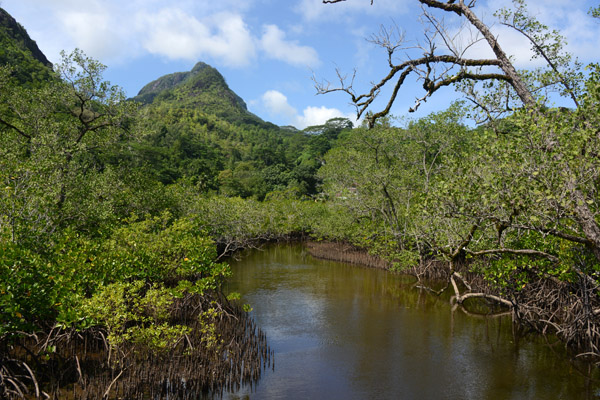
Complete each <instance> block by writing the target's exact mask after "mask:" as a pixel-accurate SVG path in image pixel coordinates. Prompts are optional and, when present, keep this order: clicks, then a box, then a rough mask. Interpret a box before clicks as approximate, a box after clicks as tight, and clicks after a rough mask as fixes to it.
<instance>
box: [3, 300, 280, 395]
mask: <svg viewBox="0 0 600 400" xmlns="http://www.w3.org/2000/svg"><path fill="white" fill-rule="evenodd" d="M209 308H213V309H216V310H217V313H215V314H211V315H213V316H214V318H213V319H212V320H211V321H210V322H211V323H213V324H214V326H215V330H214V332H216V336H215V339H216V340H214V341H213V342H212V343H211V344H210V345H207V342H206V338H205V335H206V333H203V327H205V325H203V322H202V321H201V320H200V318H199V317H200V315H201V314H202V313H203V312H205V311H206V310H208V309H209ZM171 323H173V324H181V325H187V326H189V327H190V328H191V330H190V332H189V333H188V334H186V335H185V336H184V337H183V338H182V339H181V340H180V341H179V342H178V343H177V344H176V346H175V348H174V349H172V350H170V351H167V352H155V351H152V350H149V349H147V348H145V347H142V346H141V345H136V344H131V343H129V344H124V345H122V346H121V347H120V348H119V349H117V350H118V351H115V352H113V353H112V354H111V355H110V356H109V351H108V349H110V348H111V346H110V343H108V341H107V339H106V334H105V332H103V331H102V330H100V329H97V328H96V329H90V330H88V331H86V332H84V333H82V334H80V333H78V332H74V331H65V330H61V329H52V330H50V331H49V332H48V333H47V334H46V335H42V334H41V333H38V335H37V337H34V336H31V335H29V336H27V337H22V336H13V337H3V338H0V398H2V399H26V398H27V399H29V398H35V399H41V398H56V399H58V398H69V399H73V400H79V399H106V400H113V399H132V400H135V399H147V398H152V399H157V400H158V399H167V398H177V399H184V400H185V399H197V398H202V395H203V393H204V394H205V393H213V394H216V395H219V394H221V393H222V392H223V391H224V390H236V389H239V388H240V387H241V386H242V385H252V384H254V383H256V382H257V381H258V379H259V378H260V376H261V373H262V371H263V369H264V368H267V367H270V366H271V365H272V364H273V352H272V351H271V350H270V349H269V347H268V345H267V343H266V336H265V334H264V333H263V332H262V331H261V330H260V329H258V328H257V327H256V325H255V324H254V321H253V320H252V319H250V318H249V317H248V314H247V313H245V312H244V311H242V310H241V307H239V306H237V305H234V304H230V303H228V302H227V300H226V299H225V298H224V297H223V296H221V295H212V296H209V295H204V296H198V295H188V296H186V297H184V298H182V299H179V300H178V301H177V302H175V303H174V305H173V307H172V310H171ZM107 348H108V349H107ZM47 350H51V351H47ZM109 357H112V359H109ZM27 363H29V364H31V363H33V364H34V365H36V368H30V367H29V365H28V364H27ZM34 372H35V374H34ZM47 393H50V395H48V394H47Z"/></svg>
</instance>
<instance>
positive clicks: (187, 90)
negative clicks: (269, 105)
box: [133, 62, 275, 128]
mask: <svg viewBox="0 0 600 400" xmlns="http://www.w3.org/2000/svg"><path fill="white" fill-rule="evenodd" d="M133 100H135V101H138V102H140V103H143V104H155V105H156V104H163V105H165V104H166V105H169V106H171V107H175V108H196V109H201V110H202V111H203V112H204V113H206V114H211V115H216V116H218V117H220V118H223V119H225V120H227V121H228V122H231V123H234V124H252V125H257V126H263V127H269V128H274V127H275V126H274V125H273V124H270V123H267V122H265V121H263V120H261V119H260V118H259V117H257V116H256V115H254V114H252V113H251V112H249V111H248V108H247V106H246V103H245V102H244V100H242V98H241V97H240V96H238V95H237V94H236V93H235V92H234V91H233V90H231V89H230V88H229V86H228V85H227V83H226V82H225V78H223V76H222V75H221V74H220V73H219V71H217V70H216V69H215V68H213V67H211V66H210V65H208V64H206V63H203V62H198V63H197V64H196V65H195V66H194V68H192V70H191V71H188V72H176V73H173V74H169V75H165V76H163V77H160V78H158V79H157V80H155V81H152V82H150V83H149V84H147V85H146V86H144V87H143V88H142V90H140V92H139V93H138V95H137V96H136V97H134V98H133Z"/></svg>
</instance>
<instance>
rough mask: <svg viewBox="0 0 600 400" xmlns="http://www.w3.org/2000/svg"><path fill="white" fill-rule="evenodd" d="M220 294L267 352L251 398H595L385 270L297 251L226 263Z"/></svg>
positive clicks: (533, 355) (556, 364)
mask: <svg viewBox="0 0 600 400" xmlns="http://www.w3.org/2000/svg"><path fill="white" fill-rule="evenodd" d="M232 267H233V270H234V277H233V279H232V280H231V281H230V282H229V284H228V290H230V291H237V292H240V293H241V294H242V298H243V300H244V301H245V302H248V303H250V304H251V305H252V306H253V308H254V310H253V312H252V314H253V316H254V318H255V319H256V322H257V323H258V325H259V326H261V328H262V329H263V330H265V332H266V333H267V337H268V339H269V343H270V346H271V349H272V350H274V351H275V369H274V371H267V372H266V373H265V374H264V375H263V378H262V379H261V381H260V382H259V384H258V386H257V387H256V388H252V389H250V388H246V389H243V390H242V391H240V392H238V393H235V394H228V395H226V398H232V399H236V398H251V399H307V398H312V399H322V398H327V399H388V398H395V399H398V398H399V399H502V400H505V399H593V398H600V396H599V397H597V396H596V395H597V394H598V392H596V390H597V389H596V388H597V387H598V385H597V384H595V383H594V384H592V383H589V382H587V381H586V379H585V378H584V377H583V376H582V375H581V374H580V373H579V372H578V371H577V370H576V369H575V368H574V367H573V365H572V364H570V363H569V362H568V360H567V359H566V358H565V357H564V355H557V354H556V352H558V353H561V352H562V347H561V346H555V347H556V348H555V349H552V348H551V347H550V346H548V345H546V344H544V341H543V339H541V338H534V339H532V338H531V337H528V338H526V339H524V340H515V339H514V337H513V333H512V324H511V322H510V318H475V317H471V316H467V315H465V314H464V313H462V312H460V311H459V310H457V311H455V312H452V311H451V309H450V306H449V304H448V301H447V299H445V298H436V297H434V296H432V295H430V294H428V293H425V292H423V291H419V290H416V289H414V288H413V287H412V283H413V281H414V280H413V279H412V278H410V277H406V276H400V275H395V274H392V273H388V272H386V271H380V270H374V269H367V268H361V267H356V266H350V265H345V264H341V263H335V262H328V261H322V260H315V259H313V258H312V257H310V256H309V255H308V254H307V253H306V251H305V250H304V249H303V248H302V246H300V245H294V246H273V247H269V248H267V249H265V250H264V251H255V252H251V253H249V254H247V255H246V256H244V257H243V258H242V259H241V261H239V262H234V263H232Z"/></svg>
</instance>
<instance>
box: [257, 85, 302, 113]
mask: <svg viewBox="0 0 600 400" xmlns="http://www.w3.org/2000/svg"><path fill="white" fill-rule="evenodd" d="M261 100H262V103H263V105H264V107H265V108H266V109H267V112H268V113H269V114H270V115H282V116H285V117H286V118H288V119H293V118H294V117H295V115H296V112H297V111H296V109H295V108H294V107H292V106H291V105H290V104H289V103H288V99H287V97H285V95H284V94H283V93H281V92H278V91H277V90H269V91H267V92H265V94H263V95H262V97H261Z"/></svg>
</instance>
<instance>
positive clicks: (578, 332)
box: [306, 241, 600, 363]
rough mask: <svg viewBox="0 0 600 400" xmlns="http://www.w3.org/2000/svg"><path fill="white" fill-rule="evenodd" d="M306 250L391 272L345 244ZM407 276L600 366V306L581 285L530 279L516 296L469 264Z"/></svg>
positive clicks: (425, 267) (424, 267) (435, 265)
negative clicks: (508, 318)
mask: <svg viewBox="0 0 600 400" xmlns="http://www.w3.org/2000/svg"><path fill="white" fill-rule="evenodd" d="M306 248H307V251H308V252H309V254H311V255H312V256H313V257H316V258H320V259H327V260H332V261H339V262H346V263H351V264H355V265H361V266H365V267H371V268H380V269H390V267H391V264H390V263H389V262H388V261H386V260H383V259H382V258H380V257H377V256H374V255H371V254H369V253H368V251H367V250H365V249H360V248H357V247H356V246H352V245H350V244H347V243H341V242H327V241H323V242H314V241H309V242H307V243H306ZM403 272H404V273H405V274H408V275H412V276H415V277H416V278H417V284H416V285H415V287H416V288H418V289H422V290H426V291H428V292H429V293H431V294H432V295H434V296H439V295H441V294H442V293H444V292H445V291H450V292H451V293H453V294H452V296H451V298H450V301H451V303H452V304H453V305H456V306H459V307H462V308H463V309H464V311H466V312H467V313H473V314H479V315H481V314H483V315H490V314H494V313H497V312H505V311H507V310H508V311H510V312H511V313H512V315H513V322H515V323H516V324H517V325H518V326H519V327H520V328H523V329H524V330H526V331H527V330H530V331H535V332H537V333H539V334H541V335H548V334H550V335H554V336H556V337H558V338H559V339H560V340H561V341H562V342H563V343H564V344H565V346H566V347H567V348H569V349H571V351H572V353H573V356H574V357H575V358H578V359H580V360H581V359H586V360H588V361H589V362H590V363H598V361H600V357H599V356H598V349H599V348H600V322H599V321H598V315H599V314H600V311H598V310H600V304H597V303H596V302H594V301H593V300H594V298H595V297H594V296H589V295H586V293H585V292H589V291H590V290H593V288H590V287H588V286H586V285H583V286H582V285H581V284H580V282H563V281H559V280H557V279H554V278H552V277H548V276H535V275H534V274H531V276H530V280H529V283H528V284H527V285H523V286H522V287H520V288H519V289H518V290H512V291H509V290H506V289H504V290H502V288H498V287H494V286H493V284H491V283H490V282H488V281H487V280H486V279H484V277H483V276H482V275H481V274H478V273H476V272H473V271H472V268H471V266H470V265H469V264H467V263H461V264H457V265H452V266H451V265H449V264H448V263H445V262H443V261H437V260H430V261H429V262H427V263H422V264H420V265H416V266H414V267H412V268H409V269H407V270H405V271H403ZM584 299H587V300H588V303H585V302H584ZM473 310H476V311H475V312H473ZM503 310H504V311H503Z"/></svg>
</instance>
